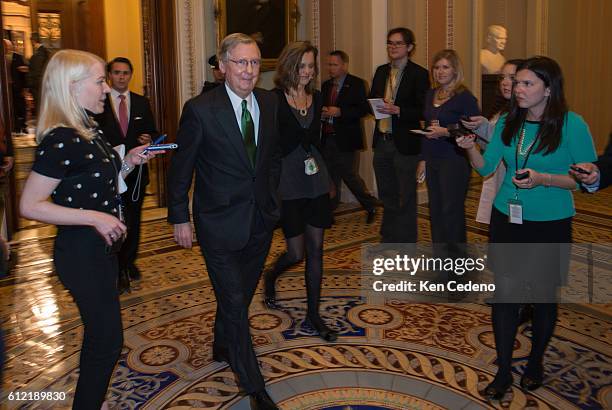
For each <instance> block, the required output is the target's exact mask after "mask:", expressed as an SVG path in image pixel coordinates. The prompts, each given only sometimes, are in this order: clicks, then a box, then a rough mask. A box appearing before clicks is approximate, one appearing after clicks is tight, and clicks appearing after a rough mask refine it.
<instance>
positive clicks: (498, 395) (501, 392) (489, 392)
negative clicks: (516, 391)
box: [483, 376, 512, 400]
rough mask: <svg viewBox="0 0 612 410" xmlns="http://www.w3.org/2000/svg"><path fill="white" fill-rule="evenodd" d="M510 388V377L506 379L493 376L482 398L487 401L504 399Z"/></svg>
mask: <svg viewBox="0 0 612 410" xmlns="http://www.w3.org/2000/svg"><path fill="white" fill-rule="evenodd" d="M511 386H512V376H508V377H507V378H505V377H504V378H502V377H499V376H495V378H494V379H493V381H492V382H491V383H489V385H488V386H487V387H485V389H484V391H483V396H485V397H486V398H487V399H489V400H501V399H503V398H504V396H505V395H506V392H508V390H509V389H510V387H511Z"/></svg>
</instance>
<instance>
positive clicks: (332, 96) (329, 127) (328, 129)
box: [323, 81, 338, 134]
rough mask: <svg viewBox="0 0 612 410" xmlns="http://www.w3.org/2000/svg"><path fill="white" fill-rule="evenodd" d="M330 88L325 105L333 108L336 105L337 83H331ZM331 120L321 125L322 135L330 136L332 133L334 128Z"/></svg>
mask: <svg viewBox="0 0 612 410" xmlns="http://www.w3.org/2000/svg"><path fill="white" fill-rule="evenodd" d="M332 84H333V85H332V88H331V91H330V92H329V98H328V100H327V105H328V106H330V107H333V106H334V104H336V98H337V97H338V83H336V81H333V82H332ZM331 121H333V120H331V119H328V120H327V122H325V123H324V124H323V133H324V134H332V133H333V132H334V126H333V124H332V123H331Z"/></svg>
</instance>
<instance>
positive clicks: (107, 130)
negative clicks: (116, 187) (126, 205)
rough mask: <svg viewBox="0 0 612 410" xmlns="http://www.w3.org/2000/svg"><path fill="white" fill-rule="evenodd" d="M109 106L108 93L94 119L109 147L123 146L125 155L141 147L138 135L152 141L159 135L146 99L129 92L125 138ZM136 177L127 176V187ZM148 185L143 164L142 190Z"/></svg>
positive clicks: (134, 174)
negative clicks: (101, 108) (128, 120)
mask: <svg viewBox="0 0 612 410" xmlns="http://www.w3.org/2000/svg"><path fill="white" fill-rule="evenodd" d="M111 104H112V103H111V95H110V93H109V94H107V96H106V101H105V102H104V112H103V113H102V114H98V115H97V116H96V117H95V119H96V121H97V122H98V125H99V127H100V129H101V130H102V132H104V136H105V137H106V139H107V140H108V142H109V143H110V144H111V145H113V146H115V145H120V144H125V150H126V151H125V152H126V153H127V152H128V151H129V150H131V149H132V148H134V147H137V146H139V145H142V144H140V143H139V142H138V136H140V134H149V135H151V138H152V139H153V140H155V138H156V137H157V136H158V135H159V133H158V132H157V128H156V126H155V120H154V119H153V113H152V112H151V106H150V105H149V100H148V99H147V98H146V97H143V96H142V95H140V94H136V93H133V92H131V91H130V122H129V123H128V130H127V135H126V136H125V138H124V137H123V134H122V133H121V126H120V125H119V119H118V118H117V116H116V115H115V111H114V110H113V107H112V105H111ZM137 175H138V172H134V171H132V172H131V173H130V175H128V177H127V180H126V183H127V184H128V186H132V184H133V183H135V182H136V178H137ZM148 183H149V169H148V167H147V165H146V164H145V165H143V170H142V186H143V188H144V186H145V185H146V184H148Z"/></svg>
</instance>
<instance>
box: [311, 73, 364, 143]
mask: <svg viewBox="0 0 612 410" xmlns="http://www.w3.org/2000/svg"><path fill="white" fill-rule="evenodd" d="M332 86H333V80H331V79H330V80H327V81H325V82H324V83H323V85H322V86H321V94H322V97H323V105H324V106H325V105H327V104H328V101H329V95H330V93H331V90H332ZM334 106H335V107H339V108H340V111H341V113H342V115H340V116H339V117H336V118H334V131H335V133H336V136H335V137H334V138H335V139H336V145H337V146H338V149H339V150H340V151H342V152H351V151H357V150H362V149H363V148H364V142H363V130H362V128H361V121H360V120H361V118H362V117H364V116H365V115H366V114H368V113H369V111H370V109H369V106H368V100H367V93H366V86H365V82H364V81H363V80H362V79H361V78H359V77H355V76H354V75H351V74H347V75H346V78H345V79H344V83H342V88H341V89H340V90H339V91H338V97H337V98H336V103H335V104H334ZM323 138H324V140H323V144H324V145H325V135H323Z"/></svg>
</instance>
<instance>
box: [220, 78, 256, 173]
mask: <svg viewBox="0 0 612 410" xmlns="http://www.w3.org/2000/svg"><path fill="white" fill-rule="evenodd" d="M216 89H217V90H219V92H218V93H217V98H216V101H215V107H214V111H215V112H216V117H217V120H218V122H219V124H220V125H221V128H222V129H223V131H224V132H225V134H226V135H227V138H228V140H229V142H230V143H231V144H232V145H233V146H234V148H235V149H236V152H237V153H238V156H239V157H240V158H241V160H242V162H244V165H245V166H247V167H249V168H251V169H252V168H253V167H252V166H251V161H250V160H249V157H248V156H247V152H246V149H245V148H244V142H243V141H242V133H241V132H240V127H239V126H238V122H237V121H236V115H235V114H234V108H233V107H232V102H231V101H230V99H229V96H228V95H227V91H226V90H225V86H223V87H217V88H216ZM213 91H214V90H213ZM213 91H211V92H213ZM259 109H260V111H261V106H260V107H259ZM259 123H260V124H261V119H260V122H259ZM260 135H261V134H260Z"/></svg>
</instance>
